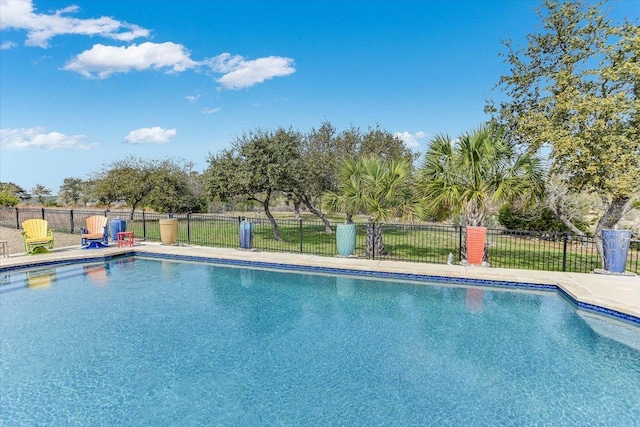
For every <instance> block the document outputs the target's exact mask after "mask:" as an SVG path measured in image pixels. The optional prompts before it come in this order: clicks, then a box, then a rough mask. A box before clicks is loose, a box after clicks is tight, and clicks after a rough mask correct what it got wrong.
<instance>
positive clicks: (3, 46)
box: [0, 42, 18, 50]
mask: <svg viewBox="0 0 640 427" xmlns="http://www.w3.org/2000/svg"><path fill="white" fill-rule="evenodd" d="M17 46H18V45H17V44H16V43H14V42H2V44H0V50H8V49H13V48H14V47H17Z"/></svg>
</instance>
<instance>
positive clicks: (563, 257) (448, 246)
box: [0, 208, 640, 274]
mask: <svg viewBox="0 0 640 427" xmlns="http://www.w3.org/2000/svg"><path fill="white" fill-rule="evenodd" d="M96 214H103V215H105V216H107V217H108V218H109V219H116V218H119V219H125V220H126V227H127V230H128V231H133V232H134V234H135V236H136V238H137V239H142V240H146V241H150V242H159V241H160V224H159V220H160V219H164V218H165V217H166V216H165V215H161V214H157V213H149V212H144V211H142V212H133V213H132V212H126V211H109V210H88V209H87V210H85V209H82V210H81V209H73V210H68V209H53V208H1V209H0V226H2V227H11V228H18V229H19V228H20V224H21V223H22V222H23V221H25V220H27V219H31V218H41V219H45V220H47V222H48V223H49V227H50V228H52V229H54V230H56V231H57V232H63V233H72V234H75V233H79V231H80V227H83V226H84V224H85V220H86V218H88V217H90V216H93V215H96ZM175 217H176V218H178V220H179V221H178V223H179V227H178V243H179V244H187V245H198V246H212V247H226V248H237V247H239V246H240V243H239V227H238V225H239V222H240V221H241V220H242V217H231V216H220V215H216V214H180V215H176V216H175ZM250 221H251V222H252V223H253V229H254V239H253V247H254V248H256V249H258V250H262V251H271V252H297V253H305V254H313V255H322V256H334V255H335V254H336V245H335V234H331V233H326V231H325V226H324V224H323V223H322V222H321V221H313V220H307V219H305V220H302V219H301V220H294V219H279V220H278V221H277V223H278V228H279V231H280V236H281V237H282V239H281V240H276V238H275V237H274V233H273V229H272V225H271V223H270V222H269V220H268V219H266V218H252V219H250ZM336 225H337V223H332V224H331V228H332V231H333V232H334V233H335V228H336ZM373 226H375V227H382V230H383V233H382V235H383V240H384V249H385V250H384V252H383V253H372V252H371V251H367V245H366V236H367V229H368V228H369V227H373ZM638 237H639V236H632V241H631V245H630V248H629V253H628V257H627V264H626V269H627V271H630V272H633V273H636V274H640V240H639V239H638ZM464 241H465V229H464V227H460V226H457V225H450V226H447V225H440V224H404V223H384V224H375V225H374V224H373V223H359V224H356V251H355V255H356V256H358V257H363V258H375V259H381V260H397V261H413V262H425V263H439V264H443V263H446V262H447V260H448V258H449V257H450V254H451V255H453V258H454V260H456V261H460V260H462V258H463V251H464V246H463V244H464ZM487 253H488V256H489V262H490V263H491V265H492V266H493V267H501V268H521V269H529V270H548V271H570V272H583V273H587V272H592V271H593V270H594V269H597V268H599V267H600V265H601V264H600V258H599V256H598V251H597V249H596V240H595V238H593V237H584V238H578V237H576V236H574V235H572V234H571V233H559V232H544V231H521V230H506V229H497V228H496V229H489V230H488V231H487Z"/></svg>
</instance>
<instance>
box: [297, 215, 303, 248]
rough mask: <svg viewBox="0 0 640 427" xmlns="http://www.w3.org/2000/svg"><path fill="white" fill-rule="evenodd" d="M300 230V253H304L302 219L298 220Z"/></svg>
mask: <svg viewBox="0 0 640 427" xmlns="http://www.w3.org/2000/svg"><path fill="white" fill-rule="evenodd" d="M298 223H299V225H300V226H299V230H300V253H302V219H299V220H298Z"/></svg>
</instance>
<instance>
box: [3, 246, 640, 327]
mask: <svg viewBox="0 0 640 427" xmlns="http://www.w3.org/2000/svg"><path fill="white" fill-rule="evenodd" d="M126 257H140V258H152V259H166V260H174V261H192V262H201V263H206V264H218V265H229V266H238V267H257V268H271V269H279V270H290V271H297V272H311V273H324V274H339V275H349V276H360V277H368V278H382V279H396V280H411V281H418V282H420V281H428V282H431V283H441V284H453V285H462V286H481V287H494V288H508V289H524V290H527V289H528V290H543V291H557V292H558V293H559V294H560V295H561V296H563V297H564V298H566V299H567V300H568V301H569V302H571V303H572V304H573V305H575V306H576V308H578V309H582V310H585V311H588V312H592V313H595V314H599V315H602V316H605V317H611V318H615V319H617V320H623V321H626V322H629V323H631V324H634V325H636V326H638V327H640V317H638V316H633V315H631V314H627V313H623V312H620V311H617V310H613V309H609V308H606V307H602V306H599V305H595V304H591V303H586V302H582V301H580V300H578V299H576V298H574V297H573V296H572V295H571V294H569V293H568V292H567V291H565V290H564V289H562V287H560V286H558V285H552V284H541V283H533V282H514V281H507V280H490V279H472V278H464V277H448V276H436V275H428V274H418V273H398V272H385V271H375V270H360V269H355V268H344V267H322V266H312V265H301V264H287V263H278V262H269V261H249V260H238V259H227V258H216V257H202V256H195V255H178V254H167V253H155V252H146V251H144V250H140V249H137V250H128V251H123V252H118V253H114V254H105V255H99V256H94V257H82V258H65V259H57V260H46V261H45V260H43V261H39V262H33V263H29V264H18V265H11V266H5V267H0V272H10V271H15V270H22V269H29V268H38V267H48V266H58V265H71V264H85V263H89V262H106V261H111V260H114V259H118V258H126Z"/></svg>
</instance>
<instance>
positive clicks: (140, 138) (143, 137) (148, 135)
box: [124, 126, 176, 144]
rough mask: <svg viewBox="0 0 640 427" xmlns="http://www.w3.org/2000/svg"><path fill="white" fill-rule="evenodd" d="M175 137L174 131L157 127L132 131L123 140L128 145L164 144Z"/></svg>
mask: <svg viewBox="0 0 640 427" xmlns="http://www.w3.org/2000/svg"><path fill="white" fill-rule="evenodd" d="M175 135H176V130H175V129H162V128H161V127H159V126H155V127H152V128H141V129H137V130H132V131H131V132H129V134H128V135H127V136H125V138H124V142H126V143H129V144H164V143H166V142H169V140H170V139H171V138H173V137H174V136H175Z"/></svg>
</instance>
